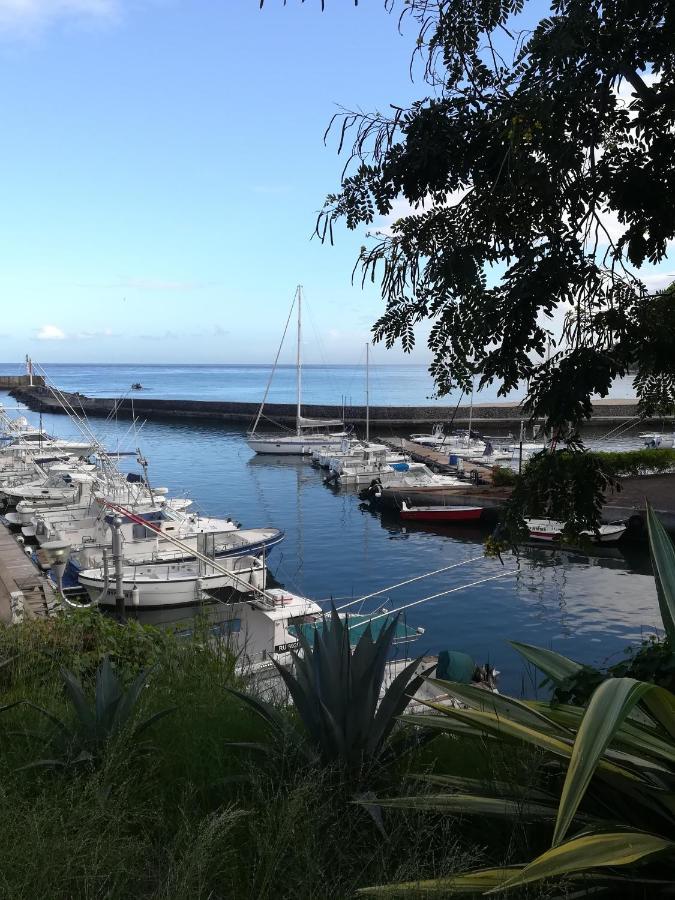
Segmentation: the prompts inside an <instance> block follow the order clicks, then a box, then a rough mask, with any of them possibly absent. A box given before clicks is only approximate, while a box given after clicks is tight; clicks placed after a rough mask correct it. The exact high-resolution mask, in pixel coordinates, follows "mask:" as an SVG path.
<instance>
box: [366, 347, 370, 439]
mask: <svg viewBox="0 0 675 900" xmlns="http://www.w3.org/2000/svg"><path fill="white" fill-rule="evenodd" d="M369 440H370V343H366V441H369Z"/></svg>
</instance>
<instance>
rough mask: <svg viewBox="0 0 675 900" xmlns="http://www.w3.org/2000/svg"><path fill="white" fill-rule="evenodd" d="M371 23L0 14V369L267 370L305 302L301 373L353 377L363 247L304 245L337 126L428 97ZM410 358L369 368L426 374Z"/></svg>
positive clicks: (135, 1)
mask: <svg viewBox="0 0 675 900" xmlns="http://www.w3.org/2000/svg"><path fill="white" fill-rule="evenodd" d="M383 6H384V4H383V0H361V2H360V3H359V5H358V6H357V7H355V6H354V4H353V3H352V2H348V0H330V2H328V3H327V4H326V10H325V11H324V12H323V13H322V12H321V11H320V3H319V0H308V2H307V3H305V4H300V3H299V2H293V0H290V2H289V4H288V5H287V6H286V7H284V5H283V3H282V0H266V3H265V6H264V8H263V9H262V10H260V9H259V2H258V0H225V2H223V0H218V2H216V0H0V70H1V71H2V79H1V84H2V88H1V89H0V90H1V108H2V113H3V141H2V149H1V151H0V159H1V160H2V169H3V173H2V177H0V297H1V298H2V310H3V316H2V322H0V359H3V360H6V361H19V360H20V359H22V358H23V356H24V355H25V354H30V355H31V356H32V357H34V358H35V359H36V360H38V361H40V362H41V363H49V362H140V363H155V362H173V361H175V362H195V363H200V362H205V363H247V362H250V363H264V362H269V361H270V360H271V359H272V358H273V357H274V354H275V353H276V348H277V344H278V342H279V339H280V336H281V333H282V330H283V325H284V323H285V320H286V316H287V314H288V309H289V306H290V303H291V300H292V297H293V294H294V291H295V287H296V285H297V284H298V283H302V284H303V286H304V291H305V298H306V309H307V314H306V316H305V349H304V354H305V357H306V359H307V361H308V362H313V363H322V362H329V363H340V362H345V363H348V362H355V361H359V360H361V359H362V357H363V348H364V344H365V342H366V341H367V340H368V337H369V330H370V326H371V325H372V323H373V322H374V321H375V319H376V318H377V317H378V315H379V314H380V313H381V311H382V308H383V305H382V300H381V298H380V295H379V290H378V288H377V286H376V285H368V286H367V287H366V289H365V290H363V289H362V288H361V286H360V283H358V282H357V283H356V284H352V269H353V266H354V262H355V259H356V257H357V255H358V250H359V248H360V246H361V245H362V244H363V243H364V242H365V230H362V231H359V232H355V233H352V232H349V231H347V229H346V228H339V229H338V230H337V231H336V243H335V246H333V247H330V246H327V245H321V243H320V242H319V241H318V240H316V239H312V237H311V236H312V231H313V228H314V223H315V220H316V215H317V212H318V210H319V209H320V207H321V205H322V202H323V199H324V197H325V195H326V194H327V193H328V192H330V191H331V190H334V189H336V188H337V187H338V185H339V178H340V172H341V170H342V165H343V160H341V159H340V158H339V157H338V156H337V155H336V142H335V140H332V139H329V141H328V144H327V145H324V140H323V134H324V131H325V128H326V126H327V124H328V121H329V120H330V118H331V116H332V115H333V113H334V112H335V111H336V110H337V107H338V105H341V106H344V107H348V108H361V109H364V110H373V109H383V110H386V109H387V107H388V105H389V104H390V103H399V104H406V103H408V102H409V101H410V100H411V99H413V98H415V97H417V96H419V95H420V94H422V93H424V88H423V86H422V85H421V84H420V82H419V80H418V82H417V84H414V83H411V81H410V76H409V59H410V53H411V50H412V47H413V43H414V37H415V35H414V33H413V31H412V29H410V30H408V31H407V32H404V34H402V35H401V34H399V32H398V29H397V21H396V18H395V17H393V16H389V15H387V14H386V13H385V11H384V9H383ZM384 224H386V223H384ZM671 268H675V265H674V264H673V263H670V264H666V266H665V267H663V266H662V267H661V271H660V272H658V273H652V274H651V276H649V277H652V278H653V279H656V280H653V281H652V283H653V284H656V283H657V282H658V283H659V284H660V282H661V281H664V282H665V281H667V280H668V274H669V270H670V269H671ZM666 270H668V272H666ZM670 277H671V278H672V277H675V276H670ZM420 338H421V340H420V341H419V342H418V350H416V351H415V353H414V354H413V356H412V358H410V357H408V356H405V355H404V354H403V353H402V351H400V350H393V351H386V350H385V348H384V347H383V345H378V346H377V347H376V348H375V349H374V351H373V356H372V358H373V360H374V362H379V363H383V362H393V363H398V362H402V361H411V362H418V363H424V362H427V361H428V360H429V358H430V355H429V353H428V351H426V349H425V347H424V343H425V342H424V334H423V333H421V334H420ZM289 344H290V342H289ZM292 352H293V351H292V348H291V347H290V346H289V348H288V349H287V350H285V351H284V354H283V355H282V361H289V360H290V358H291V356H292Z"/></svg>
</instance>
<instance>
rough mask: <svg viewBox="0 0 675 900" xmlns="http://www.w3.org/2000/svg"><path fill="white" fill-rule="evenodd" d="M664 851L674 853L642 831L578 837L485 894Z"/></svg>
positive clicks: (668, 843) (664, 842) (662, 840)
mask: <svg viewBox="0 0 675 900" xmlns="http://www.w3.org/2000/svg"><path fill="white" fill-rule="evenodd" d="M664 850H670V851H673V850H675V844H674V843H673V842H672V841H667V840H666V839H665V838H661V837H657V836H656V835H653V834H646V833H645V832H642V831H616V832H607V833H600V834H582V835H578V836H577V837H575V838H572V840H570V841H566V842H565V843H564V844H560V845H558V846H557V847H553V848H552V849H551V850H547V851H546V853H542V855H541V856H538V857H537V858H536V859H535V860H533V861H532V862H531V863H529V865H527V866H525V867H524V868H523V869H522V870H521V871H520V872H519V873H518V874H517V875H513V876H511V877H510V878H509V879H508V880H507V881H506V882H505V883H504V884H502V885H500V886H499V887H495V888H492V890H490V891H489V893H497V891H501V890H506V889H509V888H512V887H520V886H521V885H524V884H529V883H531V882H533V881H541V880H542V879H544V878H558V877H560V876H561V875H569V874H572V873H574V872H586V871H587V870H588V869H596V868H602V867H604V866H628V865H630V864H631V863H634V862H637V861H638V860H640V859H643V858H644V857H645V856H651V855H652V854H654V853H660V852H662V851H664Z"/></svg>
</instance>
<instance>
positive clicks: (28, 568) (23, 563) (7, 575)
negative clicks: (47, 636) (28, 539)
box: [0, 524, 57, 625]
mask: <svg viewBox="0 0 675 900" xmlns="http://www.w3.org/2000/svg"><path fill="white" fill-rule="evenodd" d="M56 605H57V600H56V595H55V593H54V590H53V588H52V586H51V583H50V582H49V580H48V579H47V578H46V577H45V575H43V573H42V572H41V571H40V570H39V569H38V567H37V566H36V565H35V564H34V563H33V561H32V559H31V558H30V556H28V554H27V553H25V552H24V549H23V547H22V546H21V545H20V544H18V543H17V541H16V538H15V537H14V536H13V535H12V534H11V532H10V531H9V529H8V528H7V527H6V526H5V525H2V524H0V622H1V623H3V624H5V625H9V624H11V623H12V622H14V621H16V620H17V616H16V613H15V612H13V611H14V610H19V615H21V612H20V611H21V610H23V616H24V617H27V618H33V617H35V616H41V617H42V616H49V615H50V614H51V612H52V610H53V609H54V608H55V607H56Z"/></svg>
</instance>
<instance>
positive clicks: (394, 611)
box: [349, 569, 518, 631]
mask: <svg viewBox="0 0 675 900" xmlns="http://www.w3.org/2000/svg"><path fill="white" fill-rule="evenodd" d="M517 573H518V569H509V570H508V571H507V572H499V574H498V575H490V576H489V577H488V578H479V579H478V581H472V582H471V583H470V584H460V585H459V587H454V588H450V589H449V590H447V591H440V592H439V593H438V594H430V595H429V596H428V597H422V599H421V600H415V601H413V603H406V605H405V606H399V608H398V609H392V610H390V611H388V612H383V613H379V614H378V615H377V616H371V617H370V618H369V619H368V622H369V623H370V622H376V621H377V620H378V619H383V618H384V617H385V616H397V615H398V614H399V613H401V612H403V610H404V609H410V607H411V606H419V604H420V603H426V602H427V601H428V600H435V599H436V598H437V597H447V595H448V594H456V593H457V591H464V590H466V589H467V588H471V587H477V586H478V585H479V584H485V583H486V582H488V581H496V580H497V579H498V578H506V576H507V575H516V574H517ZM362 625H363V623H362V622H355V623H354V624H353V625H350V626H349V631H351V630H352V628H359V627H361V626H362Z"/></svg>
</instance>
